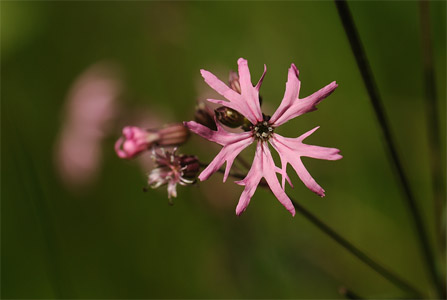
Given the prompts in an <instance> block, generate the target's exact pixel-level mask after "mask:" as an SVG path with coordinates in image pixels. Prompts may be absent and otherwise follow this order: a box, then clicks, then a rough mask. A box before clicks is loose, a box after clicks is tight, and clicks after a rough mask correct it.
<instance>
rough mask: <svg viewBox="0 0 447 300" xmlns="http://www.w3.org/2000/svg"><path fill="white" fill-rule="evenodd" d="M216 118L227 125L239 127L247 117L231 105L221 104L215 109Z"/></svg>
mask: <svg viewBox="0 0 447 300" xmlns="http://www.w3.org/2000/svg"><path fill="white" fill-rule="evenodd" d="M214 112H215V113H216V118H217V120H219V122H220V123H222V124H223V125H225V126H228V127H230V128H237V127H240V126H242V125H243V124H244V119H245V117H244V116H243V115H241V114H240V113H238V112H237V111H235V110H234V109H231V108H229V107H225V106H221V107H219V108H217V109H215V110H214Z"/></svg>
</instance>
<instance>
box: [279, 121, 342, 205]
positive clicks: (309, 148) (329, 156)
mask: <svg viewBox="0 0 447 300" xmlns="http://www.w3.org/2000/svg"><path fill="white" fill-rule="evenodd" d="M317 129H318V127H316V128H314V129H312V130H310V131H308V132H306V133H305V134H303V135H301V136H300V137H298V138H285V137H282V136H280V135H278V134H275V135H274V136H273V138H272V139H270V143H271V144H272V146H273V147H274V148H275V150H276V151H277V152H278V154H279V156H280V158H281V165H282V169H283V172H284V173H285V172H286V167H287V164H290V165H292V167H293V168H294V170H295V172H296V173H297V174H298V176H299V177H300V179H301V181H303V183H304V184H305V185H306V186H307V187H308V188H309V189H310V190H311V191H313V192H315V193H316V194H318V195H319V196H321V197H324V189H323V188H322V187H321V186H320V185H318V183H317V182H316V181H315V180H314V179H313V178H312V176H311V175H310V173H309V172H308V171H307V169H306V167H305V166H304V165H303V163H302V161H301V156H307V157H312V158H317V159H325V160H338V159H341V158H342V156H341V155H340V154H339V152H340V150H338V149H336V148H326V147H319V146H313V145H307V144H303V143H302V141H303V140H304V139H305V138H306V137H308V136H309V135H310V134H311V133H313V132H314V131H315V130H317ZM283 188H284V179H283Z"/></svg>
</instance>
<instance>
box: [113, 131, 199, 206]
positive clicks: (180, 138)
mask: <svg viewBox="0 0 447 300" xmlns="http://www.w3.org/2000/svg"><path fill="white" fill-rule="evenodd" d="M188 137H189V131H188V129H187V128H186V127H185V126H184V125H183V124H181V123H176V124H170V125H167V126H165V127H163V128H160V129H143V128H139V127H136V126H126V127H124V128H123V136H122V137H121V138H119V139H118V140H117V141H116V143H115V151H116V154H117V155H118V156H119V157H120V158H123V159H131V158H135V157H136V156H137V155H139V154H141V153H143V152H144V151H147V150H150V149H151V150H152V159H153V160H154V162H155V164H156V167H155V168H154V169H153V170H152V171H151V172H150V173H149V176H148V177H149V178H148V184H149V186H151V187H152V188H158V187H160V186H162V185H167V186H168V198H169V200H170V201H171V198H172V197H177V184H180V185H189V184H193V183H194V182H195V177H196V176H197V173H198V171H199V162H198V160H197V158H196V157H195V156H192V155H179V154H177V153H176V150H177V148H174V150H173V151H169V150H166V148H165V147H168V148H169V147H177V146H179V145H181V144H183V143H185V142H186V141H187V140H188Z"/></svg>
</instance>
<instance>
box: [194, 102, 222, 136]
mask: <svg viewBox="0 0 447 300" xmlns="http://www.w3.org/2000/svg"><path fill="white" fill-rule="evenodd" d="M194 120H195V121H196V122H197V123H199V124H202V125H203V126H206V127H208V128H209V129H211V130H214V131H216V130H217V126H216V122H215V121H214V114H213V112H212V111H211V110H210V109H209V108H208V107H206V105H205V104H204V103H199V104H198V105H197V106H196V111H195V112H194Z"/></svg>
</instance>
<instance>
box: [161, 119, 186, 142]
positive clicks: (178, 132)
mask: <svg viewBox="0 0 447 300" xmlns="http://www.w3.org/2000/svg"><path fill="white" fill-rule="evenodd" d="M157 133H158V134H159V135H160V138H159V139H158V140H157V142H156V143H157V145H159V146H165V147H170V146H178V145H181V144H183V143H185V142H186V141H187V140H188V138H189V130H188V128H186V127H185V126H184V125H183V124H182V123H174V124H170V125H167V126H165V127H163V128H161V129H159V130H158V131H157Z"/></svg>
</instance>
